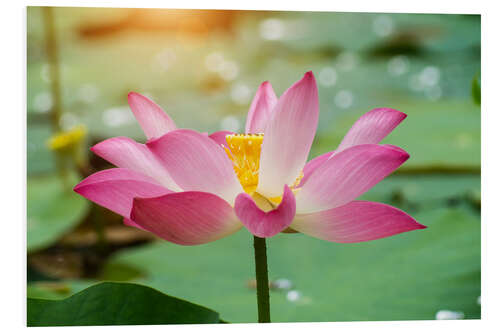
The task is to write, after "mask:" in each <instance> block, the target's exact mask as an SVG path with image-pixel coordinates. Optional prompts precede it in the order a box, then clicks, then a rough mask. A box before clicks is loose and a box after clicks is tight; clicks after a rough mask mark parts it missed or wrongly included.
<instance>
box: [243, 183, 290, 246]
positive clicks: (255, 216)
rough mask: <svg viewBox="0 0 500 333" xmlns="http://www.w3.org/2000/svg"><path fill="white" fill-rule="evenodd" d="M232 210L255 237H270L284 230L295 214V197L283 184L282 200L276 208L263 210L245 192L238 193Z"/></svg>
mask: <svg viewBox="0 0 500 333" xmlns="http://www.w3.org/2000/svg"><path fill="white" fill-rule="evenodd" d="M234 210H235V211H236V215H237V216H238V218H239V219H240V220H241V222H242V223H243V225H244V226H245V227H246V228H247V229H248V230H249V231H250V232H251V233H252V234H254V235H255V236H257V237H272V236H274V235H276V234H278V233H280V232H281V231H283V230H285V229H286V228H287V227H288V226H289V225H290V224H291V223H292V221H293V217H294V216H295V197H294V195H293V193H292V191H291V190H290V188H289V187H288V186H287V185H285V188H284V191H283V200H282V201H281V203H280V204H279V206H278V207H276V209H274V210H271V211H268V212H264V211H262V210H261V209H260V208H259V207H258V206H257V205H256V204H255V202H254V200H253V199H252V197H251V196H249V195H248V194H246V193H241V194H240V195H238V197H237V198H236V201H235V205H234Z"/></svg>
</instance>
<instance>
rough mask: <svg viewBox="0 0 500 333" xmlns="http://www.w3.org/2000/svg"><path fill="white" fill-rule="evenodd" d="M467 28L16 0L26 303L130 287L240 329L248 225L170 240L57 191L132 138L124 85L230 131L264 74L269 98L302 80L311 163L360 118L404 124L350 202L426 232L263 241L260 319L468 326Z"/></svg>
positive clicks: (475, 244)
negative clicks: (397, 155) (379, 115)
mask: <svg viewBox="0 0 500 333" xmlns="http://www.w3.org/2000/svg"><path fill="white" fill-rule="evenodd" d="M480 30H481V20H480V16H478V15H425V14H371V13H334V12H330V13H329V12H321V13H320V12H277V11H276V12H264V11H219V10H203V11H202V10H199V11H198V10H163V9H161V10H160V9H113V8H78V7H73V8H52V9H50V10H47V9H46V8H45V9H44V8H41V7H28V9H27V46H28V52H27V112H28V116H27V170H28V175H27V200H28V202H27V250H28V261H27V262H28V268H27V269H28V281H27V283H28V285H27V286H28V287H27V294H28V297H40V298H48V299H61V298H65V297H68V296H69V295H71V294H73V293H75V292H78V291H80V290H82V289H83V288H86V287H88V286H90V285H92V284H95V283H97V282H98V281H104V280H106V281H133V282H138V283H142V284H145V285H148V286H151V287H153V288H156V289H158V290H160V291H162V292H164V293H167V294H169V295H172V296H176V297H179V298H183V299H186V300H189V301H191V302H194V303H198V304H201V305H204V306H207V307H209V308H212V309H214V310H216V311H218V312H219V313H220V315H221V317H222V318H223V319H224V320H226V321H229V322H255V321H256V318H257V310H256V298H255V282H254V280H253V276H254V263H253V249H252V237H251V235H250V233H249V232H248V231H246V229H242V230H241V231H240V232H238V233H237V234H235V235H232V236H230V237H228V238H225V239H222V240H220V241H217V242H214V243H209V244H206V245H200V246H194V247H183V246H179V245H175V244H171V243H167V242H164V241H161V240H158V239H156V238H155V237H154V236H153V235H151V234H149V233H146V232H142V231H141V230H138V229H134V228H131V227H126V226H123V225H122V219H121V218H120V217H119V216H117V215H115V214H114V213H112V212H110V211H108V210H106V209H104V208H101V207H98V206H96V205H94V204H92V203H90V202H89V201H87V200H85V199H83V198H82V197H80V196H78V195H77V194H75V193H74V192H73V191H72V188H73V186H74V185H75V184H76V183H77V182H78V181H79V180H80V179H82V178H84V177H85V176H87V175H88V174H90V173H92V172H95V171H97V170H101V169H105V168H109V167H111V165H109V164H107V163H106V162H105V161H104V160H102V159H100V158H99V157H97V156H95V155H93V154H92V153H91V152H90V151H89V147H90V146H91V145H93V144H95V143H97V142H99V141H101V140H104V139H106V138H109V137H113V136H128V137H132V138H134V139H136V140H137V141H139V142H144V141H145V137H144V135H143V133H142V131H141V130H140V128H139V126H138V124H137V123H136V121H135V119H134V117H133V115H132V112H131V111H130V109H129V107H128V105H127V94H128V92H130V91H136V92H139V93H141V94H144V95H146V96H149V97H150V98H152V99H153V100H154V101H155V102H156V103H158V104H159V105H160V106H162V107H163V108H164V110H165V111H166V112H168V114H169V115H170V116H171V117H172V118H173V119H174V120H175V122H176V123H177V125H178V127H181V128H193V129H196V130H198V131H201V132H213V131H216V130H221V129H227V130H232V131H243V130H244V124H245V117H246V113H247V111H248V108H249V105H250V102H251V100H252V98H253V95H254V94H255V92H256V89H257V87H258V85H259V84H260V83H261V82H262V81H266V80H268V81H270V82H271V84H272V85H273V87H274V89H275V91H276V93H277V94H278V95H281V94H282V93H283V91H284V90H285V89H286V88H288V87H289V86H290V85H291V84H292V83H294V82H295V81H297V80H298V79H300V78H301V77H302V75H303V74H304V73H305V72H306V71H309V70H312V71H313V72H314V74H315V76H316V79H317V82H318V88H319V98H320V122H319V127H318V132H317V135H316V138H315V141H314V144H313V148H312V151H311V154H310V157H309V158H310V159H311V158H313V157H315V156H317V155H319V154H322V153H324V152H327V151H331V150H333V149H335V148H336V146H337V145H338V144H339V143H340V141H341V139H342V137H343V135H344V134H345V133H346V132H347V130H348V129H349V128H350V126H351V125H352V124H353V123H354V121H355V120H356V119H357V118H358V117H359V116H361V115H362V114H364V113H365V112H367V111H369V110H371V109H373V108H376V107H391V108H395V109H398V110H400V111H402V112H405V113H407V114H408V118H407V119H406V120H405V121H404V122H403V123H402V124H401V125H400V126H399V127H398V128H397V129H396V130H395V131H394V132H393V133H392V134H390V135H389V136H388V137H387V138H386V139H385V140H384V143H390V144H395V145H398V146H400V147H402V148H404V149H405V150H406V151H408V152H409V153H410V155H411V157H410V159H409V160H408V162H406V163H405V164H404V165H403V166H402V167H401V168H400V169H399V170H398V171H397V172H396V173H394V174H393V175H391V176H390V177H388V178H387V179H385V180H384V181H382V182H381V183H379V184H378V185H377V186H376V187H375V188H373V189H372V190H370V191H369V192H368V193H366V194H365V195H364V196H363V199H367V200H373V201H381V202H386V203H389V204H391V205H395V206H397V207H399V208H401V209H403V210H405V211H406V212H408V213H410V214H411V215H412V216H414V217H415V218H416V219H417V220H418V221H419V222H420V223H422V224H425V225H427V226H428V229H425V230H422V231H415V232H410V233H405V234H401V235H397V236H393V237H390V238H387V239H382V240H377V241H372V242H367V243H359V244H336V243H329V242H326V241H321V240H318V239H314V238H310V237H308V236H304V235H301V234H280V235H278V236H276V237H273V238H272V239H270V240H269V241H268V255H269V269H270V271H269V274H270V279H271V280H272V281H273V282H272V288H271V310H272V319H273V321H276V322H279V321H281V322H293V321H309V322H311V321H354V320H418V319H450V318H456V319H462V318H465V319H471V318H480V313H481V307H480V294H481V289H480V278H481V260H480V255H481V254H480V210H481V196H480V181H481V179H480V171H481V166H480V69H481V67H480V55H481V44H480Z"/></svg>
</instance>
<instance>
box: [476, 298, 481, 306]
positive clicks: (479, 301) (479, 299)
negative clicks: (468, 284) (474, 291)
mask: <svg viewBox="0 0 500 333" xmlns="http://www.w3.org/2000/svg"><path fill="white" fill-rule="evenodd" d="M476 302H477V304H478V305H481V296H478V297H477V300H476Z"/></svg>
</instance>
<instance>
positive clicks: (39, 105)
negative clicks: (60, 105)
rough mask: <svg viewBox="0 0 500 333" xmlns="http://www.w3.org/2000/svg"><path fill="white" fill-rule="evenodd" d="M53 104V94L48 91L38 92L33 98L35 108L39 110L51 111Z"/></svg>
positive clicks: (43, 111)
mask: <svg viewBox="0 0 500 333" xmlns="http://www.w3.org/2000/svg"><path fill="white" fill-rule="evenodd" d="M52 105H53V103H52V95H51V94H50V92H48V91H45V92H41V93H38V94H37V95H36V96H35V98H34V99H33V108H34V109H35V110H36V111H38V112H42V113H45V112H49V111H50V109H52Z"/></svg>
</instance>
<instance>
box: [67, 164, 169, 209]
mask: <svg viewBox="0 0 500 333" xmlns="http://www.w3.org/2000/svg"><path fill="white" fill-rule="evenodd" d="M73 190H74V191H75V192H76V193H78V194H80V195H81V196H83V197H85V198H87V199H89V200H90V201H93V202H95V203H96V204H98V205H100V206H103V207H106V208H107V209H109V210H111V211H113V212H115V213H117V214H120V215H122V216H123V217H126V218H128V217H129V216H130V210H131V209H132V200H133V198H134V197H157V196H159V195H164V194H167V193H172V191H170V190H169V189H167V188H165V187H163V186H160V185H159V184H158V183H156V182H155V181H154V180H153V179H151V178H149V177H147V176H144V175H142V174H140V173H137V172H135V171H132V170H128V169H120V168H114V169H107V170H103V171H99V172H96V173H94V174H92V175H90V176H88V177H87V178H85V179H84V180H82V181H81V182H80V183H79V184H78V185H76V186H75V188H74V189H73Z"/></svg>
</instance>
